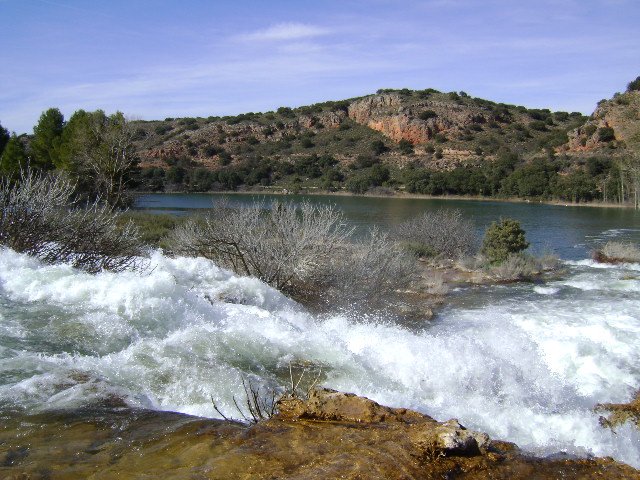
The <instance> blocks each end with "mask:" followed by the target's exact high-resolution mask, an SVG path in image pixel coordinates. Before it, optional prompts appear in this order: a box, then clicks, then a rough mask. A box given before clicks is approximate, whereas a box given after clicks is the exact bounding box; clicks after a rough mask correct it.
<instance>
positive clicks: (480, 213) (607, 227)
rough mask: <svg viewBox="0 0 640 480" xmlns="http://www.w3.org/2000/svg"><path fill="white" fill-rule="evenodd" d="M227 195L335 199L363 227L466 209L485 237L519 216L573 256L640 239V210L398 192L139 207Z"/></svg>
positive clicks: (548, 247) (538, 242) (538, 246)
mask: <svg viewBox="0 0 640 480" xmlns="http://www.w3.org/2000/svg"><path fill="white" fill-rule="evenodd" d="M222 197H224V198H227V199H228V200H229V202H230V203H231V205H242V204H246V203H249V202H253V201H255V200H256V199H265V200H266V201H267V203H268V202H271V201H274V200H279V201H292V202H301V201H303V200H307V201H310V202H314V203H322V204H332V205H336V206H337V207H338V208H339V209H340V210H342V211H343V212H344V214H345V216H346V218H347V220H348V221H349V222H351V223H352V224H353V225H356V226H357V227H359V228H361V229H366V228H368V227H370V226H371V225H378V226H382V227H385V228H393V225H396V224H398V223H401V222H403V221H405V220H408V219H410V218H412V217H415V216H417V215H420V214H421V213H423V212H425V211H428V210H436V209H439V208H444V209H460V210H461V211H462V212H463V214H464V215H465V216H466V217H467V218H469V219H471V220H472V221H473V222H474V224H475V225H476V227H477V230H478V236H479V237H481V236H482V233H483V232H484V229H485V228H486V227H487V226H488V225H489V224H490V223H491V222H493V221H496V220H499V219H500V218H501V217H508V218H514V219H516V220H519V221H520V223H521V225H522V227H523V228H524V230H525V231H526V232H527V239H528V240H529V242H530V243H531V247H530V248H531V251H532V252H533V253H536V254H539V253H542V252H544V251H551V252H554V253H555V254H556V255H558V256H559V257H561V258H563V259H567V260H579V259H582V258H586V257H587V256H588V255H589V253H590V251H591V250H592V249H593V248H594V247H596V246H597V245H598V244H600V243H602V242H606V241H607V240H609V239H612V238H616V239H618V240H628V241H636V242H637V241H640V212H637V211H634V210H630V209H624V208H590V207H579V206H562V205H545V204H537V203H509V202H489V201H487V202H485V201H472V200H439V199H417V198H394V197H389V198H371V197H358V196H331V195H313V196H301V195H288V196H281V195H278V196H275V195H270V196H269V195H267V196H265V195H249V194H233V195H227V196H224V195H221V194H171V195H167V194H151V195H143V196H141V197H140V198H139V199H138V201H137V202H136V206H135V207H136V208H137V209H142V210H147V211H150V212H156V213H172V214H177V215H186V214H190V213H193V212H198V211H203V209H207V208H212V205H213V202H215V201H216V200H219V199H220V198H222Z"/></svg>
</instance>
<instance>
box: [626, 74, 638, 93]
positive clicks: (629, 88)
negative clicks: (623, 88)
mask: <svg viewBox="0 0 640 480" xmlns="http://www.w3.org/2000/svg"><path fill="white" fill-rule="evenodd" d="M634 90H635V91H638V90H640V77H638V78H636V79H635V80H633V81H631V82H629V85H627V91H628V92H632V91H634Z"/></svg>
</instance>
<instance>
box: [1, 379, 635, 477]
mask: <svg viewBox="0 0 640 480" xmlns="http://www.w3.org/2000/svg"><path fill="white" fill-rule="evenodd" d="M0 477H2V478H7V479H11V478H15V479H18V478H20V479H22V478H29V479H37V478H51V479H57V478H92V479H103V478H116V477H117V478H163V479H174V478H175V479H178V478H180V479H182V478H191V479H332V478H341V479H443V478H456V479H487V478H492V479H558V478H562V479H591V478H593V479H595V478H598V479H614V478H615V479H640V472H639V471H637V470H635V469H633V468H631V467H629V466H627V465H624V464H621V463H617V462H615V461H614V460H612V459H606V458H605V459H602V458H597V459H578V458H564V457H563V458H558V457H554V458H547V459H543V458H533V457H530V456H527V455H525V454H523V453H522V452H520V450H519V449H518V447H517V446H516V445H514V444H512V443H508V442H502V441H497V440H492V439H490V438H489V437H488V436H487V435H486V434H483V433H480V432H475V431H472V430H468V429H466V428H464V427H463V426H462V425H460V423H459V422H458V421H457V420H449V421H446V422H437V421H436V420H434V419H432V418H430V417H428V416H425V415H422V414H420V413H417V412H414V411H411V410H407V409H400V408H389V407H384V406H381V405H379V404H377V403H375V402H373V401H371V400H369V399H366V398H361V397H357V396H355V395H352V394H345V393H340V392H336V391H333V390H328V389H317V390H314V391H312V392H311V393H310V394H309V397H308V398H307V399H305V400H301V399H299V398H288V397H285V398H283V399H281V400H280V402H279V413H278V414H277V415H276V416H274V417H272V418H271V419H269V420H265V421H262V422H259V423H258V424H256V425H253V426H251V427H246V426H244V425H240V424H237V423H234V422H223V421H217V420H205V419H198V418H193V417H188V416H185V415H179V414H173V413H166V412H165V413H163V412H140V411H138V412H135V411H134V412H132V411H130V410H129V411H126V412H124V411H116V412H113V411H112V412H110V413H109V414H108V415H105V414H104V413H103V414H96V413H95V411H94V412H93V413H92V414H91V415H90V416H89V417H87V416H84V417H83V416H82V415H79V414H78V413H77V412H76V413H74V414H69V413H67V414H58V415H54V414H47V415H41V416H40V417H39V418H38V417H29V419H28V420H25V419H24V418H23V419H21V420H15V419H14V420H13V421H9V422H5V424H4V425H3V426H2V428H0Z"/></svg>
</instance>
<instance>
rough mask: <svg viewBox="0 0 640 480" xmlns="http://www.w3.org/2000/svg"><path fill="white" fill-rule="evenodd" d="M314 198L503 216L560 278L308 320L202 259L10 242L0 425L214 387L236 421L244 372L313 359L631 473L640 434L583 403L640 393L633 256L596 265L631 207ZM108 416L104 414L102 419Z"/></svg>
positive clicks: (197, 396)
mask: <svg viewBox="0 0 640 480" xmlns="http://www.w3.org/2000/svg"><path fill="white" fill-rule="evenodd" d="M230 198H231V200H232V201H233V202H247V201H250V197H249V196H241V195H237V196H236V195H234V196H231V197H230ZM279 198H281V197H279ZM211 199H212V197H211V196H209V195H150V196H145V197H142V198H141V199H140V201H139V203H138V206H139V207H140V208H148V209H152V210H153V211H179V212H182V213H184V212H186V211H188V210H190V209H192V208H207V207H209V206H210V202H211ZM287 199H289V198H287ZM291 199H292V200H295V201H299V200H300V198H299V197H292V198H291ZM311 201H314V202H331V203H335V204H337V205H338V206H339V207H340V208H342V209H344V211H345V214H346V215H347V217H348V219H349V220H350V221H352V222H354V224H357V225H359V226H360V227H361V228H364V227H365V226H367V225H370V224H371V223H373V222H375V223H381V224H384V225H385V226H389V227H391V226H392V225H393V224H395V223H397V222H400V221H402V220H404V219H406V218H409V217H411V216H412V215H415V214H418V213H420V212H422V211H424V210H426V209H431V208H440V207H442V208H460V209H462V210H463V211H464V212H465V213H466V214H468V215H470V216H471V217H472V218H473V220H474V222H475V223H476V225H477V227H478V229H479V230H482V229H483V228H484V226H485V225H487V224H488V223H489V222H491V221H493V220H495V219H498V218H499V217H501V216H502V217H512V218H516V219H518V220H520V221H521V222H522V224H523V226H524V228H525V230H526V231H527V235H528V237H529V239H530V241H531V242H532V244H533V247H534V248H535V249H536V250H538V251H540V250H543V249H545V248H546V249H550V250H553V251H555V252H556V253H558V254H559V255H560V256H561V257H562V258H563V259H564V260H565V264H566V269H567V273H566V275H564V276H563V277H562V278H558V279H554V280H553V281H549V282H547V283H544V284H529V283H523V284H518V285H508V286H506V285H501V286H485V287H477V288H469V289H463V290H461V291H459V292H456V293H455V294H454V295H453V301H452V303H451V304H450V305H449V306H448V307H446V308H445V309H444V310H443V311H442V312H441V313H440V314H439V315H438V316H437V318H436V320H435V321H432V322H429V321H426V320H425V321H424V322H417V323H416V324H412V325H410V326H406V325H398V324H396V323H394V322H393V320H391V319H388V318H385V317H383V316H381V317H375V316H371V315H369V316H363V315H361V314H360V313H359V311H358V308H357V306H354V307H353V309H351V310H350V311H344V310H343V311H341V312H336V313H333V314H325V315H314V314H311V313H309V312H306V311H305V310H304V309H303V308H302V307H301V306H300V305H297V304H296V303H295V302H293V301H291V300H289V299H287V298H286V297H284V296H283V295H281V294H280V293H279V292H277V291H275V290H273V289H271V288H270V287H268V286H266V285H265V284H263V283H261V282H259V281H257V280H255V279H251V278H242V277H238V276H236V275H233V274H231V273H230V272H227V271H224V270H221V269H219V268H217V267H216V266H215V265H213V264H212V263H211V262H209V261H207V260H204V259H193V258H169V257H167V256H165V255H163V254H162V253H161V252H155V253H154V254H153V256H152V258H151V266H152V267H153V268H151V269H150V270H149V271H148V272H146V273H145V274H140V273H134V272H123V273H118V274H113V273H101V274H98V275H89V274H85V273H82V272H78V271H76V270H74V269H72V268H71V267H68V266H66V265H58V266H46V265H42V264H40V263H39V262H38V261H36V260H34V259H31V258H28V257H26V256H24V255H20V254H17V253H15V252H12V251H10V250H7V249H2V250H0V418H2V417H4V418H19V417H20V416H22V415H34V414H38V413H42V412H50V411H59V410H66V411H69V410H70V411H76V410H77V411H80V409H86V408H92V407H96V406H100V408H102V409H104V408H105V405H112V404H117V405H119V407H118V411H119V412H120V413H118V415H115V414H114V417H113V418H114V420H113V422H117V421H119V420H117V418H121V417H122V411H121V408H120V407H121V406H122V405H125V406H126V408H129V409H133V410H138V409H147V410H158V411H175V412H183V413H188V414H193V415H200V416H207V417H218V416H219V415H218V414H217V413H216V411H215V410H214V408H213V405H212V402H211V399H212V398H213V399H214V401H215V402H216V404H217V405H218V407H219V408H220V409H221V410H222V411H223V412H225V411H226V412H227V413H231V414H233V413H234V411H235V407H234V405H233V397H234V396H235V398H242V397H243V395H244V392H243V389H242V385H241V379H242V378H243V377H244V378H249V379H250V380H251V381H252V382H254V384H255V385H261V386H264V387H273V386H282V385H285V384H286V383H287V382H288V375H289V373H288V368H289V364H290V363H292V364H294V365H307V366H310V368H321V369H322V378H321V382H320V383H321V384H322V385H324V386H327V387H330V388H335V389H338V390H342V391H348V392H354V393H356V394H359V395H364V396H367V397H369V398H372V399H374V400H376V401H378V402H380V403H383V404H386V405H390V406H403V407H409V408H413V409H416V410H419V411H421V412H424V413H426V414H429V415H431V416H433V417H435V418H436V419H438V420H446V419H448V418H458V419H459V420H460V422H461V423H462V424H464V425H465V426H467V427H470V428H474V429H477V430H482V431H486V432H487V433H489V434H490V435H491V436H492V437H494V438H500V439H505V440H509V441H514V442H516V443H518V444H519V445H520V446H521V447H523V448H525V449H526V450H528V451H531V452H534V453H538V454H551V453H555V452H559V451H562V452H567V453H570V454H576V455H581V456H587V455H598V456H604V455H610V456H613V457H614V458H616V459H618V460H621V461H624V462H627V463H629V464H631V465H634V466H636V467H640V433H639V432H638V431H637V430H636V429H634V428H632V427H630V426H624V427H620V428H618V429H617V430H616V434H614V433H613V432H611V431H610V430H608V429H604V428H602V427H601V426H600V424H599V421H598V414H596V413H594V411H593V407H594V406H595V405H596V404H597V403H601V402H623V401H628V400H630V399H631V398H632V397H633V394H634V392H635V391H636V390H637V389H638V388H640V365H639V364H638V358H640V265H638V264H628V265H617V266H608V265H600V264H596V263H594V262H593V261H591V260H589V259H588V252H589V249H590V248H592V247H593V246H594V245H595V244H597V243H598V242H601V241H605V240H606V239H625V240H633V239H635V240H638V238H639V233H640V217H639V216H638V214H637V213H636V212H633V211H630V210H618V209H595V208H578V207H563V206H547V205H532V204H508V203H498V202H470V201H436V200H413V199H412V200H407V199H386V198H385V199H369V198H356V197H313V198H312V199H311ZM230 298H233V302H231V301H229V300H228V299H230ZM96 408H97V407H96ZM113 408H114V409H115V408H116V407H113ZM115 411H116V410H114V412H115ZM101 412H103V410H101ZM101 415H102V417H101V418H103V421H104V422H109V421H110V420H109V419H110V417H109V415H108V413H104V412H103V413H101ZM38 418H40V419H42V418H43V417H42V415H40V417H38ZM23 424H25V425H26V424H27V423H25V422H23ZM30 428H32V429H33V425H31V427H30ZM114 432H116V434H117V428H115V427H114ZM116 434H114V435H116ZM11 435H13V436H14V437H15V435H16V434H15V433H11ZM25 435H26V434H25ZM21 438H22V437H21ZM21 441H22V443H24V444H25V445H26V446H25V447H24V448H27V450H28V448H31V447H29V445H31V444H30V442H31V440H30V437H28V435H26V436H25V437H23V438H22V439H17V438H11V439H9V440H8V439H7V438H3V437H2V429H0V452H1V451H2V450H1V449H2V448H4V447H3V445H5V446H6V445H10V444H11V445H14V444H15V445H17V446H16V448H17V447H19V446H20V445H22V444H20V445H18V444H19V443H20V442H21ZM114 441H117V440H114ZM3 442H4V443H3Z"/></svg>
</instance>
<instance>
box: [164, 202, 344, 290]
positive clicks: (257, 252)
mask: <svg viewBox="0 0 640 480" xmlns="http://www.w3.org/2000/svg"><path fill="white" fill-rule="evenodd" d="M350 233H351V231H350V230H349V229H348V228H346V227H345V224H344V221H343V218H342V214H341V213H340V212H339V211H338V210H337V209H336V208H335V207H333V206H320V205H312V204H310V203H308V202H303V203H302V204H300V205H295V204H293V203H284V202H274V203H273V204H272V205H271V208H269V207H268V206H267V205H266V203H265V202H264V201H260V202H254V203H252V204H251V205H247V206H242V207H238V208H231V207H230V206H229V204H228V203H227V202H219V203H218V204H216V205H215V206H214V209H213V210H212V211H211V212H210V213H209V214H208V215H206V216H205V217H203V218H200V219H190V220H188V221H187V222H185V223H184V224H183V225H182V226H180V227H178V228H177V229H175V230H174V231H173V232H172V234H171V235H170V238H169V242H170V244H171V245H172V250H173V251H174V252H175V253H178V254H183V255H195V256H203V257H205V258H209V259H211V260H214V261H216V262H217V263H218V264H219V265H220V266H222V267H225V268H230V269H232V270H233V271H235V272H237V273H240V274H242V275H251V276H255V277H258V278H259V279H261V280H263V281H264V282H266V283H268V284H269V285H272V286H273V287H275V288H277V289H280V290H284V291H287V290H289V289H291V288H292V286H293V285H294V284H295V283H297V282H299V281H300V280H301V279H303V278H304V277H305V276H308V275H310V274H311V272H312V271H313V270H314V269H316V268H318V266H319V265H322V264H324V263H326V262H327V261H328V260H329V259H330V257H331V255H332V253H333V252H335V251H336V249H337V247H338V246H339V245H341V244H343V243H344V242H345V240H346V238H347V237H348V236H349V235H350Z"/></svg>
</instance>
